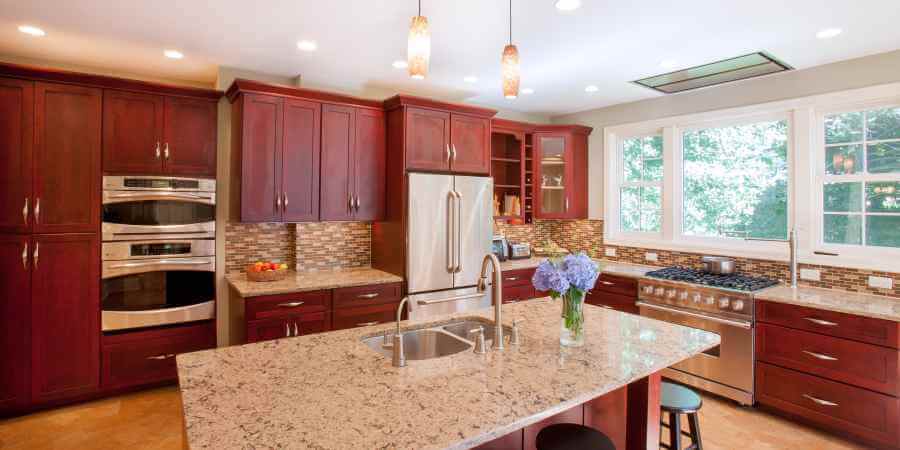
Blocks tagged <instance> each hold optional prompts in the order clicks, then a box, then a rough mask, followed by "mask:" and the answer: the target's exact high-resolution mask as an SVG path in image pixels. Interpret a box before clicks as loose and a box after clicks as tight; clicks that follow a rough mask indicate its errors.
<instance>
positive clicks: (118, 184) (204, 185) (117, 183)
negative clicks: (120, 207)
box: [103, 175, 216, 192]
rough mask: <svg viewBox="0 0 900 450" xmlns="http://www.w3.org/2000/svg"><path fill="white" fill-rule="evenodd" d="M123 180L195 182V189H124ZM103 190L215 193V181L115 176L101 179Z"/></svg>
mask: <svg viewBox="0 0 900 450" xmlns="http://www.w3.org/2000/svg"><path fill="white" fill-rule="evenodd" d="M125 180H180V181H196V182H197V189H187V188H175V189H172V188H147V187H126V186H125ZM103 189H104V190H113V191H177V192H216V180H211V179H207V178H180V177H153V176H116V175H110V176H105V177H103Z"/></svg>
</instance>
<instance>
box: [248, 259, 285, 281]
mask: <svg viewBox="0 0 900 450" xmlns="http://www.w3.org/2000/svg"><path fill="white" fill-rule="evenodd" d="M246 272H247V279H248V280H250V281H279V280H283V279H285V278H286V277H287V275H288V265H287V264H284V263H276V262H261V261H257V262H255V263H253V264H249V265H247V270H246Z"/></svg>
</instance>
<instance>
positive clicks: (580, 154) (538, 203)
mask: <svg viewBox="0 0 900 450" xmlns="http://www.w3.org/2000/svg"><path fill="white" fill-rule="evenodd" d="M573 130H574V131H539V132H536V133H535V134H534V142H535V148H534V160H533V170H534V177H533V180H534V195H535V206H534V209H535V217H537V218H541V219H586V218H587V189H588V187H587V163H588V160H587V136H588V133H589V132H590V131H584V130H582V127H577V128H576V127H573Z"/></svg>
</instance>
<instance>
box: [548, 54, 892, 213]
mask: <svg viewBox="0 0 900 450" xmlns="http://www.w3.org/2000/svg"><path fill="white" fill-rule="evenodd" d="M898 81H900V50H898V51H893V52H889V53H882V54H878V55H872V56H866V57H862V58H857V59H851V60H846V61H841V62H837V63H833V64H826V65H823V66H817V67H812V68H809V69H803V70H796V71H791V72H785V73H781V74H778V75H772V76H768V77H763V78H756V79H751V80H745V81H741V82H736V83H732V84H727V85H723V86H717V87H711V88H707V89H701V90H698V91H693V92H684V93H681V94H672V95H666V96H662V97H657V98H652V99H648V100H641V101H638V102H632V103H624V104H620V105H613V106H609V107H605V108H599V109H593V110H589V111H583V112H579V113H575V114H567V115H562V116H557V117H553V118H552V120H553V122H554V123H577V124H581V125H587V126H590V127H593V128H594V132H593V133H592V134H591V137H590V144H589V145H590V157H589V162H588V164H589V170H588V173H589V192H590V196H589V200H590V208H589V217H590V218H592V219H602V217H601V214H602V188H601V185H602V182H603V181H602V180H603V166H602V159H603V149H604V142H603V128H604V127H607V126H611V125H620V124H625V123H633V122H642V121H646V120H652V119H660V118H664V117H672V116H680V115H686V114H693V113H700V112H706V111H715V110H720V109H728V108H735V107H740V106H747V105H753V104H760V103H767V102H773V101H778V100H788V99H793V98H801V97H808V96H812V95H818V94H825V93H829V92H836V91H844V90H849V89H856V88H862V87H867V86H875V85H879V84H886V83H893V82H898Z"/></svg>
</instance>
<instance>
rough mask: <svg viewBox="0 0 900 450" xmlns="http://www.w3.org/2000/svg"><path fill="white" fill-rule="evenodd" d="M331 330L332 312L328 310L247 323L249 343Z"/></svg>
mask: <svg viewBox="0 0 900 450" xmlns="http://www.w3.org/2000/svg"><path fill="white" fill-rule="evenodd" d="M329 330H331V313H330V312H327V311H323V312H316V313H308V314H297V315H292V316H286V317H279V318H276V319H264V320H254V321H251V322H248V323H247V343H254V342H262V341H270V340H274V339H282V338H289V337H297V336H305V335H307V334H315V333H322V332H325V331H329Z"/></svg>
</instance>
